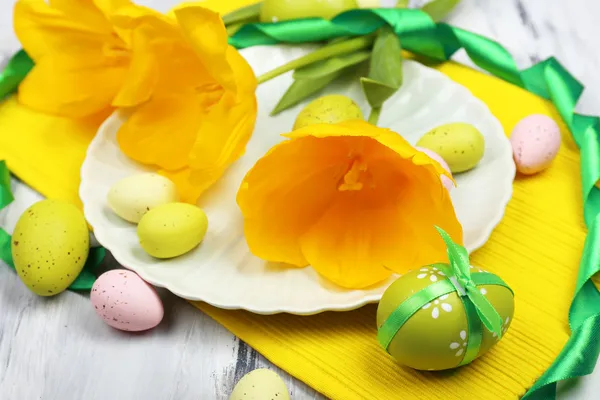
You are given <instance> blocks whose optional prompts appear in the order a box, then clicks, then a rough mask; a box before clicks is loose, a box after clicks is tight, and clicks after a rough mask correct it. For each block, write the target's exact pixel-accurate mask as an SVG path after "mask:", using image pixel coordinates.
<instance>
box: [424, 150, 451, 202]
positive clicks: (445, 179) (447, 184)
mask: <svg viewBox="0 0 600 400" xmlns="http://www.w3.org/2000/svg"><path fill="white" fill-rule="evenodd" d="M415 149H417V150H419V151H420V152H421V153H425V154H427V155H428V156H429V158H431V159H433V160H435V161H437V162H438V163H439V164H440V165H441V166H442V168H444V169H445V170H446V171H448V173H449V174H450V175H452V173H451V172H450V167H449V166H448V163H446V161H444V159H443V158H442V156H440V155H439V154H438V153H436V152H435V151H433V150H429V149H426V148H425V147H419V146H416V147H415ZM442 183H443V184H444V187H445V188H446V189H448V191H450V190H452V188H453V187H454V183H453V182H452V180H451V179H450V178H448V177H447V176H446V175H442Z"/></svg>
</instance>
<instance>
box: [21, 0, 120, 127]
mask: <svg viewBox="0 0 600 400" xmlns="http://www.w3.org/2000/svg"><path fill="white" fill-rule="evenodd" d="M128 4H130V3H129V1H127V0H97V1H92V0H87V1H85V0H51V1H50V2H49V3H48V2H46V1H44V0H18V1H17V3H16V4H15V8H14V28H15V33H16V35H17V37H18V38H19V40H20V41H21V44H22V46H23V49H24V50H25V51H26V52H27V54H28V55H29V56H30V57H31V58H32V59H33V60H34V61H35V67H34V68H33V70H32V71H31V72H30V73H29V75H27V77H26V78H25V80H24V81H23V82H22V83H21V85H20V87H19V101H20V102H22V103H23V104H25V105H27V106H29V107H31V108H33V109H36V110H39V111H42V112H47V113H51V114H57V115H61V116H66V117H71V118H82V117H88V116H92V115H96V116H99V117H100V118H104V117H106V116H108V115H109V114H110V112H112V110H113V108H112V107H111V102H112V100H113V99H114V97H115V96H116V95H117V93H118V92H119V90H120V88H121V86H122V84H123V81H124V80H125V77H126V75H127V71H128V68H129V63H130V53H129V49H128V46H127V44H126V43H125V40H124V37H123V34H122V33H119V32H117V31H115V30H114V29H113V27H112V25H111V23H110V21H109V17H110V15H111V14H112V13H113V12H114V11H116V10H117V9H118V8H120V7H122V6H125V5H128Z"/></svg>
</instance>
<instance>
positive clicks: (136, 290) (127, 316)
mask: <svg viewBox="0 0 600 400" xmlns="http://www.w3.org/2000/svg"><path fill="white" fill-rule="evenodd" d="M90 300H91V301H92V306H93V307H94V310H95V311H96V314H98V315H99V316H100V318H102V319H103V320H104V322H106V323H107V324H108V325H110V326H112V327H113V328H116V329H120V330H122V331H131V332H138V331H145V330H148V329H152V328H154V327H155V326H156V325H158V324H159V323H160V321H161V320H162V318H163V315H164V309H163V304H162V301H161V300H160V297H158V294H157V293H156V290H154V288H153V287H152V286H150V285H149V284H147V283H146V282H144V281H143V280H142V278H140V277H139V276H138V275H137V274H135V273H134V272H132V271H128V270H126V269H115V270H111V271H108V272H105V273H103V274H102V275H100V277H99V278H98V279H97V280H96V282H94V285H93V286H92V292H91V293H90Z"/></svg>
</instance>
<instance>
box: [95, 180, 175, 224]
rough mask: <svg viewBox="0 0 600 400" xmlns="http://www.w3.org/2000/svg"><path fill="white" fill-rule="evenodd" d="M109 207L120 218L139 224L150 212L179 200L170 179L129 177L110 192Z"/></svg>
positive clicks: (108, 197)
mask: <svg viewBox="0 0 600 400" xmlns="http://www.w3.org/2000/svg"><path fill="white" fill-rule="evenodd" d="M107 200H108V205H109V206H110V208H111V209H112V210H113V211H114V212H115V214H117V215H118V216H119V217H121V218H123V219H124V220H126V221H129V222H133V223H136V224H137V223H138V222H140V220H141V219H142V217H143V216H144V214H146V213H147V212H148V211H150V210H152V209H153V208H155V207H157V206H160V205H162V204H167V203H174V202H176V201H178V200H179V196H178V195H177V188H176V186H175V184H174V183H173V182H171V181H170V180H169V179H167V178H165V177H164V176H161V175H159V174H155V173H144V174H136V175H131V176H128V177H127V178H124V179H121V180H120V181H118V182H117V183H115V184H114V185H113V186H112V187H111V188H110V191H109V192H108V196H107Z"/></svg>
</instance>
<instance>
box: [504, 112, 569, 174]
mask: <svg viewBox="0 0 600 400" xmlns="http://www.w3.org/2000/svg"><path fill="white" fill-rule="evenodd" d="M510 144H511V145H512V148H513V157H514V159H515V164H516V166H517V170H518V171H519V172H520V173H522V174H525V175H532V174H535V173H538V172H540V171H543V170H545V169H546V168H548V167H549V166H550V164H551V163H552V161H553V160H554V158H555V157H556V155H557V154H558V150H559V149H560V129H559V127H558V124H557V123H556V122H555V121H554V120H553V119H552V118H550V117H548V116H546V115H541V114H533V115H530V116H528V117H525V118H523V119H522V120H521V121H519V123H518V124H517V125H516V126H515V128H514V129H513V131H512V134H511V135H510Z"/></svg>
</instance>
